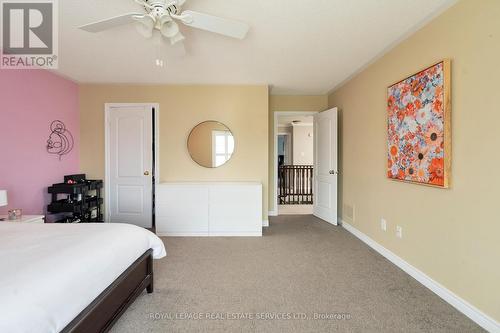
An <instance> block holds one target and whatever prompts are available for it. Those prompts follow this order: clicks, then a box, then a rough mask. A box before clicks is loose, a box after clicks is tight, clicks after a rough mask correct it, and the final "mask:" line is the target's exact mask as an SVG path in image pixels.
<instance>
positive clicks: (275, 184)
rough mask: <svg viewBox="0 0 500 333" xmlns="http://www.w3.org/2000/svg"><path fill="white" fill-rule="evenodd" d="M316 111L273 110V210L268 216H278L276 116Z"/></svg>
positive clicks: (305, 114) (306, 113)
mask: <svg viewBox="0 0 500 333" xmlns="http://www.w3.org/2000/svg"><path fill="white" fill-rule="evenodd" d="M316 113H319V112H317V111H274V126H273V140H274V154H273V169H274V170H273V173H274V210H272V211H269V213H268V214H269V216H278V214H279V212H278V206H279V205H278V118H279V117H280V116H312V115H315V114H316Z"/></svg>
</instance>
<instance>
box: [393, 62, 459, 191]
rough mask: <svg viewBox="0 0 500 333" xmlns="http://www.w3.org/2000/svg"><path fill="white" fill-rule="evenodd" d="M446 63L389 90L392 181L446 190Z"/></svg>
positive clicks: (447, 126) (447, 90)
mask: <svg viewBox="0 0 500 333" xmlns="http://www.w3.org/2000/svg"><path fill="white" fill-rule="evenodd" d="M448 81H449V62H448V61H443V62H440V63H438V64H436V65H434V66H432V67H429V68H427V69H425V70H423V71H421V72H419V73H417V74H415V75H413V76H410V77H408V78H406V79H404V80H403V81H400V82H398V83H396V84H394V85H392V86H390V87H389V88H388V104H387V106H388V113H389V119H388V169H387V175H388V177H389V178H391V179H395V180H400V181H408V182H415V183H420V184H426V185H433V186H438V187H448V173H449V171H448V170H449V169H450V168H449V162H450V161H449V145H450V144H449V142H448V140H449V139H450V137H449V128H450V126H449V123H448V122H449V112H450V110H449V107H448V103H447V100H448V98H449V82H448Z"/></svg>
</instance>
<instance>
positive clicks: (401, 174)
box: [398, 170, 405, 179]
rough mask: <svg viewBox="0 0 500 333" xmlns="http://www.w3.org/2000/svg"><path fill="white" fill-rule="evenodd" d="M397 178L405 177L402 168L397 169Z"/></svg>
mask: <svg viewBox="0 0 500 333" xmlns="http://www.w3.org/2000/svg"><path fill="white" fill-rule="evenodd" d="M398 179H405V172H404V171H403V170H399V172H398Z"/></svg>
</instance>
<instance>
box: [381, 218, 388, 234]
mask: <svg viewBox="0 0 500 333" xmlns="http://www.w3.org/2000/svg"><path fill="white" fill-rule="evenodd" d="M380 229H382V230H383V231H387V221H386V220H385V219H381V220H380Z"/></svg>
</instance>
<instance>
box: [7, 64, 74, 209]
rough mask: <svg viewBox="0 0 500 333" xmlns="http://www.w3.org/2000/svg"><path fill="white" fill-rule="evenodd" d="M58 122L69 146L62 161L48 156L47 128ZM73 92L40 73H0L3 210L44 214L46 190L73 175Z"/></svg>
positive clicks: (59, 80)
mask: <svg viewBox="0 0 500 333" xmlns="http://www.w3.org/2000/svg"><path fill="white" fill-rule="evenodd" d="M56 119H57V120H61V121H62V122H64V123H65V124H66V128H67V129H69V131H70V132H71V133H72V134H73V136H74V139H75V146H74V149H73V151H72V152H70V153H69V154H68V155H65V156H63V157H62V159H61V161H59V158H58V156H57V155H51V154H48V153H47V151H46V144H47V139H48V138H49V135H50V129H49V127H50V123H51V122H52V121H53V120H56ZM79 127H80V125H79V113H78V86H77V84H75V83H74V82H72V81H69V80H66V79H63V78H61V77H59V76H57V75H55V74H52V73H50V72H47V71H43V70H0V189H6V190H7V191H8V197H9V205H8V206H7V207H0V214H6V212H7V210H8V209H12V208H21V209H23V213H24V214H45V212H46V204H47V202H48V201H49V200H50V197H49V195H48V194H47V187H48V186H49V185H51V184H53V183H56V182H62V181H63V176H64V175H65V174H72V173H77V172H78V171H79V130H80V129H79Z"/></svg>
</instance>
